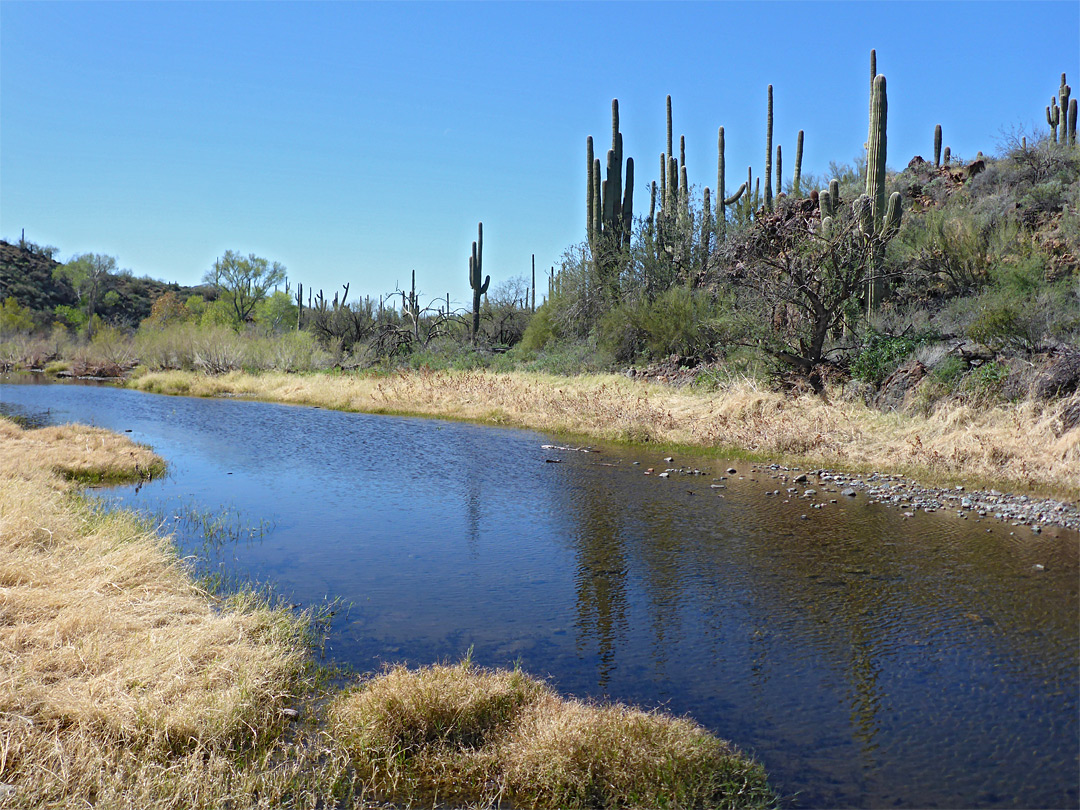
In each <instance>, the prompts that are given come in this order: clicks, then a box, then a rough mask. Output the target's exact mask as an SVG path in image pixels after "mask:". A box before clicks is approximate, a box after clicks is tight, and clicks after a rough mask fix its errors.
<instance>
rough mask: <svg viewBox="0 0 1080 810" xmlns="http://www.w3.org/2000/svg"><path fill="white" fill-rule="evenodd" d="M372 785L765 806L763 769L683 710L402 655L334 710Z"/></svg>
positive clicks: (419, 799)
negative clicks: (649, 707)
mask: <svg viewBox="0 0 1080 810" xmlns="http://www.w3.org/2000/svg"><path fill="white" fill-rule="evenodd" d="M329 715H330V718H331V724H332V725H333V728H334V734H335V736H336V737H337V738H338V739H339V740H342V741H344V743H345V747H346V750H347V751H348V753H349V755H350V757H351V758H352V760H353V763H354V766H355V768H356V771H357V775H358V777H359V778H360V779H361V780H362V781H363V783H364V787H365V788H366V789H367V790H368V791H370V793H371V794H372V795H375V796H379V797H382V798H384V799H390V800H394V801H398V802H405V803H409V804H412V803H423V804H434V803H436V802H438V801H443V802H446V801H449V802H452V803H455V804H457V805H468V806H489V805H491V804H497V803H499V802H501V801H506V800H509V802H510V803H511V804H512V805H513V806H519V807H565V808H570V807H661V806H663V807H763V806H770V805H771V804H773V803H774V801H775V798H774V796H773V794H772V792H771V791H770V790H769V788H768V785H767V783H766V779H765V774H764V771H763V770H762V769H761V767H760V766H759V765H757V764H756V763H753V762H751V761H749V760H747V759H746V758H744V757H743V756H741V755H740V754H739V753H738V752H737V751H735V750H734V749H733V748H731V746H730V745H728V744H727V743H725V742H723V741H721V740H719V739H717V738H716V737H713V736H712V735H711V734H709V733H708V732H707V731H705V730H704V729H703V728H701V727H700V726H698V725H696V724H694V723H692V722H691V721H689V720H680V719H675V718H671V717H667V716H664V715H661V714H655V713H646V712H641V711H637V710H634V709H630V708H627V707H625V706H621V705H608V706H595V705H588V704H584V703H581V702H578V701H572V700H564V699H562V698H560V697H558V696H556V695H555V694H554V693H553V692H552V691H551V690H550V689H549V688H548V687H547V686H546V685H544V684H543V683H542V682H540V681H537V680H535V679H532V678H529V677H528V676H526V675H523V674H521V673H520V672H505V671H490V670H483V669H478V668H475V667H472V666H470V665H469V663H468V662H465V663H462V664H458V665H456V666H433V667H425V668H423V669H419V670H409V669H407V668H405V667H403V666H397V667H394V668H392V669H390V670H389V671H387V672H386V673H384V674H383V675H381V676H379V677H376V678H372V679H371V680H369V681H367V682H366V683H364V684H362V685H361V686H360V687H359V688H357V689H356V690H355V691H353V692H351V693H346V694H345V695H343V696H341V697H340V698H339V699H338V700H337V701H335V703H334V704H333V706H332V707H331V709H330V712H329Z"/></svg>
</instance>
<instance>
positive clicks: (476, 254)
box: [469, 222, 491, 343]
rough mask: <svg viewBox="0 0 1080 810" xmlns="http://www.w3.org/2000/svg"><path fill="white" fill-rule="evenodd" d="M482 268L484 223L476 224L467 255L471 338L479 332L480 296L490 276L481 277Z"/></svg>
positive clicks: (485, 288) (485, 289)
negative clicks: (473, 238)
mask: <svg viewBox="0 0 1080 810" xmlns="http://www.w3.org/2000/svg"><path fill="white" fill-rule="evenodd" d="M483 269H484V223H483V222H481V223H480V224H479V225H478V226H477V235H476V241H475V242H473V243H472V255H471V256H469V286H470V287H472V339H473V343H476V336H477V334H479V332H480V296H481V295H483V294H484V293H486V292H487V290H488V284H490V283H491V276H488V277H487V278H484V281H483V283H481V282H480V279H481V278H483Z"/></svg>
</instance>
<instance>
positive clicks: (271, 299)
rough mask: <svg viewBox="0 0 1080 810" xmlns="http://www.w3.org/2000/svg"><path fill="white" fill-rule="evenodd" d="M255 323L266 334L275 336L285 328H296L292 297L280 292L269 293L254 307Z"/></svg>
mask: <svg viewBox="0 0 1080 810" xmlns="http://www.w3.org/2000/svg"><path fill="white" fill-rule="evenodd" d="M255 323H257V324H258V325H259V326H260V327H261V328H263V329H265V330H266V332H267V334H271V335H274V334H277V333H278V332H282V331H284V330H285V329H287V328H290V327H291V328H293V329H295V328H296V304H294V303H293V299H292V296H290V295H289V294H288V293H283V292H281V291H280V290H278V291H277V292H274V293H271V294H270V295H268V296H267V297H266V298H265V299H263V300H262V301H261V302H260V303H259V305H258V306H257V307H255Z"/></svg>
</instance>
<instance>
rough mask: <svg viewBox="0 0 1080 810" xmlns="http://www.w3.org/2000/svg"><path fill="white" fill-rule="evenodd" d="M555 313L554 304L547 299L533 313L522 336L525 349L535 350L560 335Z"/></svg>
mask: <svg viewBox="0 0 1080 810" xmlns="http://www.w3.org/2000/svg"><path fill="white" fill-rule="evenodd" d="M553 314H554V313H553V305H551V304H549V303H548V302H546V301H545V302H544V304H543V306H541V307H540V308H539V309H537V310H536V312H535V313H533V316H532V318H531V319H530V320H529V325H528V326H526V327H525V332H524V334H522V336H521V344H520V345H521V347H522V348H523V349H525V350H526V351H533V352H535V351H538V350H539V349H542V348H544V346H546V345H547V344H548V343H550V342H551V341H553V340H555V339H556V338H558V337H559V332H558V329H557V324H556V322H555V319H554V317H553Z"/></svg>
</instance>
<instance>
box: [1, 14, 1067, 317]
mask: <svg viewBox="0 0 1080 810" xmlns="http://www.w3.org/2000/svg"><path fill="white" fill-rule="evenodd" d="M871 48H876V49H877V54H878V71H879V72H880V73H884V74H885V75H886V77H887V79H888V89H889V133H888V136H889V140H888V150H889V164H890V166H892V167H894V168H902V167H903V166H904V165H905V164H906V163H907V161H908V160H909V159H910V158H911V157H912V156H913V155H915V154H922V155H923V156H926V157H929V156H931V154H932V150H933V146H932V144H933V128H934V125H935V124H937V123H940V124H941V125H942V127H943V130H944V141H945V143H946V144H947V145H949V146H950V147H951V148H952V151H953V153H954V154H957V155H961V156H972V155H974V154H975V153H976V152H977V151H979V150H982V151H984V152H988V153H990V152H993V151H995V150H996V149H997V148H998V146H999V144H1000V142H1001V137H1002V132H1003V130H1008V129H1010V128H1014V127H1023V128H1025V129H1027V130H1031V129H1033V128H1039V129H1042V130H1045V128H1046V124H1045V119H1044V107H1045V106H1046V104H1047V103H1048V101H1049V99H1050V97H1051V95H1052V94H1054V93H1055V92H1056V90H1057V87H1058V81H1059V77H1060V74H1061V73H1062V72H1063V71H1064V72H1066V73H1068V76H1069V82H1070V84H1072V85H1073V86H1074V87H1076V88H1078V89H1077V91H1076V92H1077V93H1080V83H1078V79H1080V3H1078V2H1076V1H1075V0H1073V1H1072V2H1023V3H1013V2H988V3H984V2H965V3H939V2H934V3H919V2H900V3H894V2H864V3H858V2H842V3H811V2H756V3H735V2H711V3H694V2H678V3H652V2H632V3H623V2H603V3H584V2H562V3H529V2H498V3H497V2H485V3H479V2H474V3H452V2H446V3H420V2H409V3H404V2H393V3H392V2H384V3H360V2H333V3H320V2H299V3H292V2H274V3H264V2H228V3H227V2H206V3H200V2H153V3H151V2H122V3H121V2H107V3H92V2H59V3H52V2H39V1H37V0H35V2H11V0H3V2H0V236H3V237H4V238H7V239H8V240H14V239H17V238H18V236H19V233H20V230H21V229H23V228H25V229H26V237H27V239H30V240H32V241H35V242H38V243H41V244H50V245H54V246H56V247H58V248H59V249H60V258H61V259H66V258H69V257H71V256H73V255H75V254H78V253H82V252H86V251H93V252H100V253H108V254H110V255H113V256H115V257H116V258H117V260H118V262H119V264H120V266H121V267H126V268H130V269H131V270H132V271H133V272H134V273H135V274H136V275H149V276H152V277H155V278H161V279H165V280H168V281H179V282H181V283H185V284H194V283H197V282H198V281H199V280H200V279H201V277H202V276H203V274H204V273H205V272H206V271H207V270H208V269H209V268H210V266H211V265H212V264H213V262H214V259H215V258H216V257H217V256H220V255H221V254H222V253H224V251H225V250H227V249H232V250H238V251H241V252H244V253H248V252H254V253H257V254H258V255H261V256H265V257H267V258H269V259H272V260H276V261H280V262H282V263H283V264H285V265H286V267H287V268H288V271H289V276H290V278H291V279H292V280H293V281H294V282H295V281H302V282H303V283H304V284H305V286H307V287H309V288H310V287H314V288H316V289H318V288H320V287H321V288H323V289H325V290H326V291H327V294H328V295H329V294H330V293H331V291H333V290H336V289H339V288H340V285H341V284H343V283H346V282H348V283H350V284H351V287H350V298H352V297H354V296H355V295H357V294H359V295H364V294H369V295H378V294H380V293H386V292H390V291H392V290H393V289H395V287H397V286H398V285H405V284H407V283H408V279H409V274H410V271H411V270H413V269H415V270H416V272H417V286H418V287H419V288H420V289H421V290H422V291H423V293H424V294H425V296H428V297H430V298H434V297H436V296H441V295H445V294H446V293H447V292H449V293H450V295H451V297H452V298H453V299H454V300H456V301H459V302H464V301H466V300H467V298H469V297H470V296H469V288H468V254H469V249H470V245H471V242H472V240H473V239H475V238H476V224H477V222H478V221H480V220H482V221H483V222H484V265H485V267H484V269H485V272H486V273H490V274H491V276H492V287H496V286H497V285H499V284H500V283H502V282H505V281H506V280H507V279H509V278H511V277H514V276H524V275H527V274H528V272H529V266H530V255H531V254H535V255H536V262H537V267H538V269H540V270H542V269H546V268H547V267H549V266H551V265H552V264H554V263H557V262H558V260H559V257H560V256H561V254H562V252H563V250H564V249H565V248H566V247H568V246H570V245H572V244H574V243H577V242H579V241H581V240H582V238H583V237H584V219H585V138H586V136H587V135H590V134H591V135H593V136H594V138H595V139H596V142H597V151H598V154H602V153H603V151H605V150H606V149H607V148H608V145H609V144H610V131H611V117H610V110H611V99H612V98H618V99H619V102H620V111H621V129H622V132H623V137H624V143H625V153H626V154H627V155H629V156H633V157H634V160H635V163H636V171H637V184H636V189H635V190H636V199H637V203H638V208H639V211H640V210H642V209H644V208H647V205H648V195H647V192H646V191H645V187H646V183H647V182H648V181H650V180H654V179H656V177H657V173H658V162H659V155H660V153H661V152H662V151H663V150H664V146H665V132H664V130H665V124H664V121H665V117H664V99H665V96H666V95H667V94H669V93H670V94H671V96H672V99H673V106H674V128H675V135H676V139H677V138H678V135H680V134H685V136H686V142H687V164H688V171H689V175H690V182H691V183H692V184H694V185H695V186H696V187H697V188H698V190H699V191H700V189H702V188H704V187H705V186H709V187H710V188H714V187H715V185H716V133H717V128H718V127H719V126H721V125H723V126H724V127H725V134H726V144H727V149H726V153H727V165H728V175H727V183H728V186H729V188H735V187H737V186H738V184H739V183H740V182H742V179H743V178H745V175H746V167H747V166H748V165H753V167H754V173H755V176H756V175H758V174H760V173H761V172H762V171H763V169H764V152H765V134H764V133H765V107H766V87H767V86H768V85H769V84H770V83H771V84H772V85H773V86H774V96H775V124H774V132H775V136H774V137H775V141H776V142H777V143H780V144H782V146H783V149H784V167H785V168H784V172H785V175H786V176H790V173H791V170H792V167H793V165H794V153H795V139H796V133H797V132H798V130H799V129H803V130H805V132H806V136H805V154H804V158H803V173H804V174H807V173H810V174H815V175H825V174H826V173H827V171H828V165H829V162H830V161H838V162H852V161H853V160H854V159H855V158H856V156H857V155H858V154H859V153H860V151H861V148H862V144H863V142H864V141H865V139H866V128H867V110H868V88H869V52H870V49H871ZM538 274H539V273H538ZM538 286H539V285H538ZM543 289H544V288H543V287H541V288H540V292H541V295H542V294H543Z"/></svg>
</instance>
